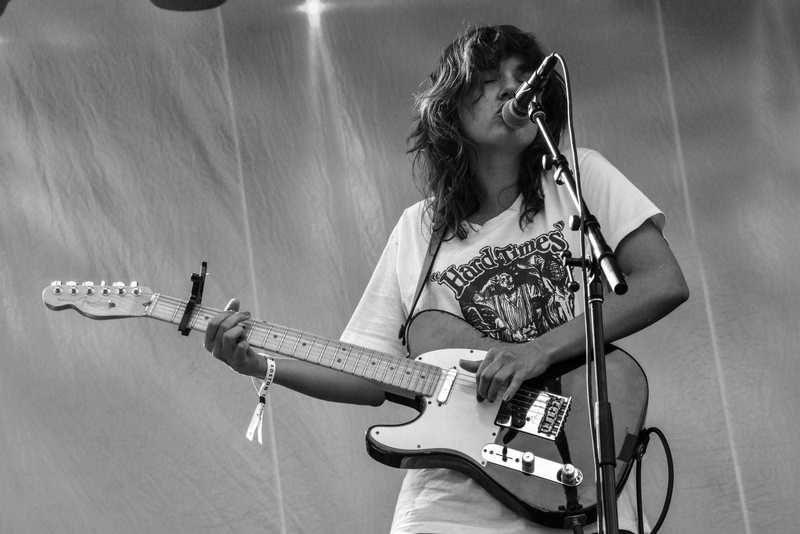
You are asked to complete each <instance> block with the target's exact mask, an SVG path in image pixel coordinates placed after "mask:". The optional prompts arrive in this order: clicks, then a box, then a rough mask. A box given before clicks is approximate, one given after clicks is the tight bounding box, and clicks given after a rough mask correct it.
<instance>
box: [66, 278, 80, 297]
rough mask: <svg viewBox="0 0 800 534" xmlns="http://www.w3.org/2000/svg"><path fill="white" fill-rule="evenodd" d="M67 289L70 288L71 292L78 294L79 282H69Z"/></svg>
mask: <svg viewBox="0 0 800 534" xmlns="http://www.w3.org/2000/svg"><path fill="white" fill-rule="evenodd" d="M66 285H67V287H68V288H69V292H70V293H72V294H73V295H75V294H76V293H77V292H78V282H75V281H73V280H70V281H69V282H67V284H66Z"/></svg>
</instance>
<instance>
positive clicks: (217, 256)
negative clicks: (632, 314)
mask: <svg viewBox="0 0 800 534" xmlns="http://www.w3.org/2000/svg"><path fill="white" fill-rule="evenodd" d="M325 5H326V9H325V10H324V11H323V12H322V13H320V14H318V15H315V14H313V13H309V12H308V11H300V10H298V7H299V2H296V1H265V0H230V1H229V2H227V3H226V4H225V5H224V6H223V7H222V8H218V9H214V10H209V11H203V12H197V13H179V12H168V11H164V10H161V9H159V8H156V7H154V6H153V5H152V4H151V3H150V2H148V1H147V0H125V1H122V0H115V1H110V0H70V1H69V2H64V1H63V0H35V1H34V0H28V1H22V0H16V1H13V0H12V1H11V3H10V4H9V5H8V7H7V9H6V10H5V13H3V14H2V17H0V116H2V121H0V172H1V173H2V174H0V250H2V258H3V259H2V262H3V263H2V269H0V296H1V297H2V303H3V311H2V313H3V317H4V319H3V320H2V321H0V339H2V346H3V357H2V360H0V502H2V503H3V504H2V513H0V531H2V532H64V533H67V532H76V533H77V532H116V533H126V532H131V533H133V532H187V533H189V532H192V533H197V532H274V533H319V532H326V533H351V532H369V533H372V532H375V533H378V532H385V531H386V530H387V529H388V526H389V523H390V520H391V514H392V510H393V506H394V496H395V494H396V491H397V489H398V487H399V482H400V480H401V476H402V473H401V472H400V471H398V470H394V469H391V468H388V467H385V466H383V465H381V464H378V463H377V462H374V461H372V460H371V459H370V458H368V457H367V455H366V453H365V451H364V430H365V428H366V427H367V426H368V425H370V424H376V423H380V422H386V421H390V422H391V421H398V422H399V421H403V420H405V419H408V418H409V417H411V416H412V415H413V413H412V412H411V411H410V410H408V409H405V408H400V407H396V406H390V405H388V404H387V405H386V406H383V407H381V408H378V409H367V408H357V407H351V406H343V405H335V404H326V403H323V402H319V401H316V400H311V399H308V398H304V397H302V396H300V395H298V394H295V393H293V392H290V391H286V390H281V389H280V388H278V387H276V388H275V391H274V392H273V393H272V394H271V400H270V406H269V408H268V411H267V418H266V421H265V434H266V443H265V445H264V446H263V447H258V446H256V445H254V444H252V443H249V442H247V441H246V440H245V438H244V430H245V427H246V425H247V422H248V419H249V417H250V413H251V410H252V408H253V403H254V400H255V393H254V392H253V390H252V387H251V384H250V382H249V380H248V379H246V378H244V377H241V376H239V375H236V374H235V373H233V372H232V371H230V370H229V369H227V368H226V367H225V366H223V365H222V364H220V363H218V362H217V361H215V360H213V359H212V358H211V356H210V355H209V354H208V353H207V352H206V351H204V350H203V349H202V348H201V341H202V336H200V335H198V334H196V333H195V334H192V335H191V336H189V337H188V338H185V337H182V336H180V335H179V334H178V332H177V331H176V329H175V328H174V327H171V326H169V325H166V324H164V323H160V322H156V321H150V320H145V319H138V320H124V321H105V322H99V321H91V320H89V319H85V318H83V317H81V316H79V315H78V314H76V313H73V312H58V313H56V312H52V311H49V310H47V309H45V307H44V306H43V305H42V303H41V299H40V293H41V291H42V289H43V287H44V286H46V285H47V284H49V283H50V281H52V280H56V279H58V280H62V281H67V280H76V281H79V282H81V281H84V280H93V281H95V282H99V281H100V280H106V281H108V282H112V281H116V280H122V281H126V282H127V281H130V280H137V281H139V282H140V283H141V284H144V285H148V286H150V287H152V288H153V289H155V290H157V291H162V292H164V293H167V294H172V295H176V296H188V292H189V288H190V282H189V275H190V274H191V272H193V271H198V270H199V268H200V262H201V260H208V262H209V271H210V273H211V274H210V276H209V278H208V281H207V284H206V291H205V302H206V303H208V304H209V305H214V306H220V307H221V306H223V305H224V304H225V302H226V300H227V299H228V298H230V297H232V296H238V297H240V298H241V300H242V307H243V308H246V309H250V310H252V311H253V312H254V314H255V315H256V316H258V317H261V318H265V319H269V320H272V321H275V322H278V323H281V324H286V325H292V326H295V327H299V328H302V329H307V330H311V331H314V332H317V333H319V334H323V335H326V336H337V335H338V334H339V332H340V331H341V329H342V328H343V326H344V324H345V323H346V321H347V319H348V316H349V314H350V312H351V311H352V309H353V307H354V305H355V303H356V302H357V300H358V298H359V296H360V293H361V290H362V288H363V286H364V285H365V284H366V282H367V280H368V277H369V275H370V273H371V270H372V268H373V266H374V264H375V262H376V260H377V257H378V255H379V253H380V251H381V248H382V246H383V243H384V240H385V239H386V237H387V236H388V233H389V231H390V230H391V228H392V225H393V224H394V222H395V221H396V219H397V217H398V216H399V215H400V213H401V211H402V209H403V208H404V207H405V206H407V205H408V204H410V203H412V202H414V201H416V200H417V199H418V198H419V193H418V192H417V190H416V188H415V187H414V185H413V183H412V181H411V179H410V164H409V160H408V157H407V156H406V155H405V152H404V150H405V138H406V135H407V134H408V132H409V124H410V118H411V107H412V94H413V93H414V92H415V91H417V90H418V89H419V84H420V82H421V81H422V80H423V79H425V77H426V76H427V74H428V73H429V72H430V70H431V68H432V67H433V64H434V61H435V60H436V57H437V55H438V53H439V51H440V50H441V49H442V47H443V46H444V45H446V44H447V43H448V42H449V41H450V40H451V39H452V37H453V36H454V35H455V34H457V33H458V32H459V31H461V30H463V29H464V28H465V27H466V25H468V24H476V23H509V22H510V23H514V24H517V25H519V26H521V27H523V28H526V29H531V30H534V31H536V32H538V34H539V36H540V37H541V39H542V41H543V42H544V43H545V45H546V46H547V47H548V48H549V49H552V50H557V51H559V52H560V53H561V54H562V55H564V56H565V57H566V58H567V60H568V62H569V65H570V67H571V72H572V76H573V82H574V97H575V109H576V126H577V137H578V142H579V144H580V145H584V146H590V147H594V148H596V149H598V150H599V151H601V152H602V153H604V154H605V155H606V156H607V157H608V158H609V159H610V160H611V161H612V162H614V163H615V164H616V165H617V166H618V167H619V168H620V169H621V170H622V171H623V172H625V174H626V175H627V176H629V177H630V178H631V179H632V180H633V181H634V182H635V183H636V184H637V185H638V186H639V187H640V188H641V189H643V190H644V191H645V192H646V193H647V194H648V195H649V196H650V197H651V198H652V199H653V200H654V201H655V202H656V203H657V204H658V205H660V206H661V207H662V208H663V209H664V211H665V212H666V214H667V226H666V236H667V238H668V240H669V241H670V243H671V244H672V247H673V249H674V250H675V252H676V254H677V256H678V258H679V260H680V262H681V264H682V266H683V269H684V271H685V273H686V276H687V279H688V282H689V285H690V288H691V292H692V298H691V300H690V301H689V302H688V303H686V304H685V305H683V306H682V307H681V308H679V309H678V310H677V311H676V312H675V313H673V314H672V315H671V316H670V317H669V318H667V319H666V320H664V321H662V322H660V323H658V324H657V325H656V326H653V327H651V328H649V329H647V330H645V331H643V332H641V333H639V334H637V335H635V336H633V337H631V338H629V339H627V340H625V341H624V342H623V343H622V345H623V346H624V347H626V348H628V349H629V350H630V351H631V352H633V353H634V354H636V355H637V357H638V358H639V361H640V362H641V364H642V365H643V367H644V368H645V369H646V371H647V374H648V377H649V380H650V386H651V398H650V399H651V404H650V411H649V415H648V423H649V424H651V425H657V426H659V427H661V428H663V429H664V431H665V432H666V433H667V435H668V437H669V439H670V442H671V444H672V449H673V453H674V455H675V458H676V476H677V480H676V486H675V498H674V500H673V505H672V512H671V515H670V517H669V519H668V521H667V524H666V526H665V528H664V530H663V532H666V533H682V532H705V533H723V532H724V533H729V532H741V533H748V534H749V533H752V532H766V531H770V532H788V531H793V530H794V529H795V528H796V526H795V524H796V520H795V519H794V514H795V511H796V506H797V502H798V500H800V484H799V483H798V478H799V477H798V475H800V470H799V468H798V464H797V452H796V451H797V441H798V438H800V424H798V422H797V418H796V417H795V415H796V414H795V413H794V410H796V409H797V408H798V406H799V405H800V393H799V391H800V389H798V388H797V386H796V385H797V383H798V381H800V360H799V359H798V357H797V350H798V349H797V347H798V346H800V335H799V334H798V332H799V331H800V329H798V327H797V317H798V316H800V304H798V302H800V300H798V297H799V296H800V295H799V293H800V292H799V291H798V289H799V288H800V282H798V277H797V274H796V273H797V269H798V265H800V262H799V261H798V260H800V247H798V246H797V241H796V239H797V238H796V237H795V230H794V225H795V224H796V215H797V208H796V205H797V200H798V198H799V194H800V181H798V179H797V175H798V171H800V156H798V151H797V148H798V146H800V126H798V125H800V111H798V110H800V106H799V105H798V95H799V94H800V73H799V72H798V65H800V57H798V56H799V54H798V51H799V50H798V49H799V48H800V43H799V42H798V35H797V28H798V27H800V9H798V4H797V3H795V2H790V1H788V0H786V1H783V2H781V1H778V0H775V1H736V2H732V1H730V0H718V1H713V2H663V3H662V2H659V1H657V0H654V1H648V2H623V1H615V2H562V1H556V0H553V1H538V2H531V1H527V0H526V1H513V2H512V1H507V2H506V1H504V2H497V1H494V0H492V1H489V0H487V1H470V2H461V1H454V0H439V1H428V0H424V1H423V0H416V1H407V2H397V1H381V0H375V1H365V0H342V1H338V2H335V1H330V2H327V3H326V4H325ZM663 458H664V457H663V453H662V450H661V449H660V447H659V446H658V445H657V444H654V445H651V447H650V453H649V454H648V456H647V460H646V462H647V463H646V470H645V477H644V478H645V486H646V487H645V494H646V502H647V508H648V510H649V511H650V517H651V519H653V518H654V515H655V513H656V512H657V511H658V509H659V505H660V502H661V498H662V496H663V494H664V489H665V487H664V486H665V481H666V476H665V474H664V471H665V467H664V460H663Z"/></svg>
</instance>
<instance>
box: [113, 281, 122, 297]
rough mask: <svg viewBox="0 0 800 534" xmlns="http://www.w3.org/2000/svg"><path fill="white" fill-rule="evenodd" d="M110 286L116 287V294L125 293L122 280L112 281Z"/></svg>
mask: <svg viewBox="0 0 800 534" xmlns="http://www.w3.org/2000/svg"><path fill="white" fill-rule="evenodd" d="M111 286H112V287H115V288H117V294H119V295H124V294H125V283H124V282H114V283H113V284H111Z"/></svg>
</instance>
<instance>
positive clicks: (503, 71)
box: [206, 26, 688, 534]
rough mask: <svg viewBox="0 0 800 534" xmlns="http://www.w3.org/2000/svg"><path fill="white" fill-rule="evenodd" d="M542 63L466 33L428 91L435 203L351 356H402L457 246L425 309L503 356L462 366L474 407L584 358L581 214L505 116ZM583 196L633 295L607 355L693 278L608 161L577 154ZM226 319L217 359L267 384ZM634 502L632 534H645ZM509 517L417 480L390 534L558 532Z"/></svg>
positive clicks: (487, 502)
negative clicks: (570, 285)
mask: <svg viewBox="0 0 800 534" xmlns="http://www.w3.org/2000/svg"><path fill="white" fill-rule="evenodd" d="M543 58H544V54H543V53H542V50H541V49H540V47H539V45H538V44H537V42H536V40H535V38H534V37H533V36H532V35H530V34H528V33H524V32H522V31H521V30H519V29H517V28H515V27H513V26H496V27H479V28H473V29H470V30H469V31H467V32H466V33H465V34H464V35H462V36H460V37H459V38H457V39H456V40H455V41H454V42H453V43H452V44H450V45H449V46H448V47H447V48H446V49H445V51H444V53H443V55H442V57H441V59H440V61H439V64H438V66H437V68H436V70H435V71H434V73H433V74H432V75H431V79H430V84H429V86H428V88H427V89H426V90H425V91H424V92H423V93H422V94H420V95H419V96H418V97H417V101H416V111H417V118H416V123H415V128H414V131H413V133H412V135H411V137H410V141H411V148H410V152H411V153H412V154H414V156H415V170H417V171H419V174H418V176H419V178H420V179H421V182H422V185H423V189H424V192H425V194H426V197H427V199H426V200H424V201H421V202H418V203H416V204H414V205H413V206H411V207H409V208H408V209H406V210H405V212H404V213H403V215H402V216H401V217H400V220H399V221H398V223H397V225H396V226H395V228H394V230H393V231H392V233H391V235H390V237H389V240H388V243H387V245H386V248H385V249H384V251H383V254H382V255H381V258H380V260H379V262H378V265H377V267H376V268H375V272H374V273H373V275H372V278H371V279H370V282H369V284H368V286H367V288H366V290H365V292H364V295H363V296H362V298H361V301H360V302H359V304H358V306H357V308H356V310H355V312H354V313H353V316H352V318H351V320H350V322H349V324H348V326H347V328H346V329H345V332H344V333H343V335H342V340H343V341H346V342H349V343H354V344H357V345H360V346H366V347H369V348H372V349H374V350H380V351H382V352H387V353H391V354H404V353H405V350H404V348H403V346H402V343H401V342H400V340H399V339H398V337H397V330H398V327H399V326H400V325H401V324H403V322H404V321H405V317H406V315H407V314H408V312H409V310H410V308H411V302H412V300H413V297H414V292H415V288H416V285H417V279H418V277H419V273H420V269H421V267H422V265H423V261H424V259H425V255H426V251H427V249H428V244H429V241H430V239H431V236H432V235H436V234H437V231H441V233H442V234H443V235H444V240H443V242H442V245H441V248H440V250H439V252H438V254H437V257H436V260H435V262H434V265H433V272H432V274H431V275H430V277H429V279H428V281H427V283H426V287H425V290H424V291H423V294H422V298H421V300H420V302H419V304H418V305H417V307H416V308H415V309H416V310H422V309H430V308H433V309H441V310H445V311H450V312H452V313H455V314H458V315H461V316H463V317H464V319H466V320H467V321H468V322H469V323H470V324H472V325H473V326H474V327H475V328H477V329H479V330H481V331H482V332H484V333H486V334H487V335H489V336H491V337H494V338H496V339H500V340H504V341H517V342H524V343H520V344H519V345H518V348H517V346H516V345H511V346H510V347H511V348H508V347H509V345H507V344H506V345H504V347H506V348H504V349H492V350H490V351H489V352H488V353H487V354H486V356H485V358H484V359H483V360H482V361H464V360H462V362H461V365H462V367H463V368H464V369H465V370H467V371H472V372H475V373H476V380H477V391H476V393H477V402H494V401H496V400H498V399H502V398H507V397H510V396H511V395H513V394H514V392H515V391H516V390H517V389H518V388H519V386H520V384H521V383H522V382H523V381H524V380H527V379H529V378H533V377H535V376H537V375H539V374H541V373H542V372H543V371H544V370H545V369H546V368H547V367H548V366H549V365H551V364H553V363H555V362H559V361H562V360H565V359H567V358H570V357H574V356H576V355H579V354H581V353H582V352H583V347H584V326H583V318H581V317H579V316H580V315H581V314H582V313H583V305H582V297H581V296H580V293H579V294H577V295H573V294H572V293H570V292H569V291H567V290H566V283H567V278H566V273H565V270H564V268H563V267H562V265H561V262H560V254H561V252H563V251H565V250H569V251H571V252H572V253H573V255H575V256H577V255H579V254H580V252H579V251H580V243H579V241H578V236H577V234H576V233H575V232H570V231H568V230H565V222H566V220H567V218H568V217H569V215H571V214H572V213H574V211H575V210H574V207H573V205H572V204H571V200H570V199H569V196H568V193H567V191H566V190H565V188H564V187H559V186H556V185H555V184H554V183H553V179H552V176H551V174H549V173H547V172H545V171H543V170H542V168H541V156H542V155H543V154H544V153H545V151H544V144H543V141H542V140H541V136H537V133H538V132H537V128H536V126H535V125H533V124H532V123H531V124H530V125H528V126H525V127H522V128H517V129H512V128H509V127H508V126H506V125H505V123H504V122H503V120H502V117H501V114H500V110H501V108H502V106H503V104H504V103H505V102H506V101H508V100H509V99H510V98H511V97H512V96H513V94H514V92H515V90H516V89H517V87H518V86H519V84H520V83H521V82H523V81H524V80H526V79H527V78H528V77H529V76H530V74H531V72H532V70H533V69H534V68H535V67H536V66H537V65H539V64H540V63H541V61H542V60H543ZM542 101H543V103H544V107H545V111H546V113H547V117H548V122H549V124H550V125H551V128H552V130H553V131H554V133H555V136H556V137H557V138H558V137H559V136H560V133H561V131H562V130H563V127H564V122H565V111H564V110H565V103H564V93H563V88H562V85H561V83H560V80H559V79H558V78H557V77H555V78H554V79H551V81H550V82H549V83H548V84H547V86H546V88H545V90H544V93H543V95H542ZM579 165H580V169H581V174H582V178H583V192H584V196H585V198H586V202H587V205H588V206H589V207H590V208H591V210H592V211H593V213H595V215H596V216H597V218H598V220H599V222H600V224H601V227H602V229H603V232H604V235H605V236H606V239H607V241H608V243H609V245H610V246H611V248H612V249H614V250H615V252H616V256H617V260H618V262H619V265H620V267H621V268H622V270H623V271H624V272H625V273H626V275H627V282H628V286H629V290H628V293H627V294H626V295H625V296H622V297H618V296H616V295H613V294H610V295H608V296H607V299H606V303H605V306H604V319H605V334H606V338H607V339H608V340H609V341H613V340H614V339H618V338H621V337H624V336H626V335H629V334H632V333H633V332H636V331H638V330H640V329H642V328H644V327H646V326H648V325H649V324H651V323H653V322H654V321H656V320H658V319H659V318H661V317H662V316H664V315H666V314H667V313H669V312H670V311H671V310H672V309H674V308H675V307H676V306H678V305H679V304H680V303H681V302H683V301H684V300H686V299H687V298H688V289H687V287H686V283H685V281H684V279H683V275H682V273H681V270H680V267H679V266H678V264H677V262H676V260H675V257H674V256H673V254H672V252H671V251H670V249H669V246H668V245H667V243H666V241H665V240H664V238H663V237H662V234H661V228H662V227H663V224H664V217H663V214H662V213H661V212H660V211H659V210H658V208H657V207H655V206H654V205H653V204H652V202H650V201H649V200H648V199H647V197H645V196H644V195H643V194H642V193H641V192H640V191H639V190H638V189H636V187H634V186H633V185H632V184H631V183H630V182H629V181H628V180H627V179H626V178H625V177H624V176H622V174H621V173H620V172H619V171H617V170H616V169H615V168H614V167H613V166H611V164H610V163H608V161H606V160H605V159H604V158H603V157H602V156H601V155H600V154H598V153H597V152H594V151H591V150H580V151H579ZM236 310H238V303H236V302H235V301H232V304H231V306H229V311H227V312H224V313H222V314H220V315H218V316H217V317H216V318H215V319H214V320H213V321H212V322H211V324H210V325H209V328H208V331H207V333H206V348H207V349H208V350H209V351H211V352H212V353H213V355H214V356H215V357H216V358H218V359H220V360H222V361H224V362H226V363H227V364H228V365H230V366H231V367H232V368H233V369H235V370H236V371H238V372H241V373H243V374H246V375H249V376H254V377H258V378H262V377H263V376H264V374H265V372H266V368H267V366H266V363H265V359H264V358H263V357H262V356H259V355H258V354H256V353H255V352H254V351H253V350H252V349H250V348H249V347H248V345H247V342H246V341H244V340H243V339H242V333H243V330H242V328H241V326H239V323H240V322H242V321H244V320H246V319H248V318H249V314H247V313H242V312H238V311H236ZM275 382H276V383H278V384H281V385H283V386H286V387H289V388H292V389H295V390H297V391H300V392H302V393H305V394H308V395H312V396H314V397H318V398H321V399H325V400H332V401H338V402H348V403H357V404H370V405H379V404H381V403H382V402H383V401H384V400H385V399H386V393H385V392H384V391H383V390H382V389H380V388H379V387H378V386H376V385H375V384H373V383H371V382H367V381H366V380H362V379H360V378H356V377H351V376H349V375H345V374H342V373H338V372H336V371H330V370H326V369H323V368H319V367H315V366H311V365H308V364H306V363H304V362H301V361H293V360H280V361H279V362H277V370H276V373H275ZM631 502H632V499H631V498H630V496H629V495H627V494H626V493H623V495H622V496H621V498H620V528H622V529H625V528H627V529H630V530H635V526H634V525H635V517H634V514H633V511H632V507H631V505H630V503H631ZM550 531H551V529H547V528H544V527H541V526H539V525H536V524H534V523H531V522H528V521H526V520H524V519H522V518H520V517H519V516H517V515H516V514H514V513H513V512H512V511H510V510H509V509H507V508H506V507H505V506H503V505H502V504H500V503H499V502H497V501H496V500H495V499H494V498H493V497H492V496H490V495H489V494H488V493H487V492H486V491H484V490H483V489H482V488H481V487H480V486H478V485H477V484H476V483H475V482H473V481H472V480H471V479H469V478H467V477H465V476H464V475H461V474H460V473H457V472H455V471H451V470H447V469H415V470H409V472H408V474H407V475H406V478H405V480H404V482H403V486H402V489H401V492H400V496H399V498H398V504H397V509H396V511H395V517H394V521H393V526H392V533H395V534H400V533H422V532H436V533H449V532H453V533H455V532H457V533H459V534H464V533H472V532H474V533H479V532H480V533H489V532H492V533H501V532H502V533H509V534H510V533H528V532H550Z"/></svg>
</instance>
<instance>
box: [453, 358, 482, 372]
mask: <svg viewBox="0 0 800 534" xmlns="http://www.w3.org/2000/svg"><path fill="white" fill-rule="evenodd" d="M458 364H459V365H460V366H461V368H462V369H464V370H465V371H469V372H470V373H476V372H478V367H480V365H481V361H480V360H458Z"/></svg>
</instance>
